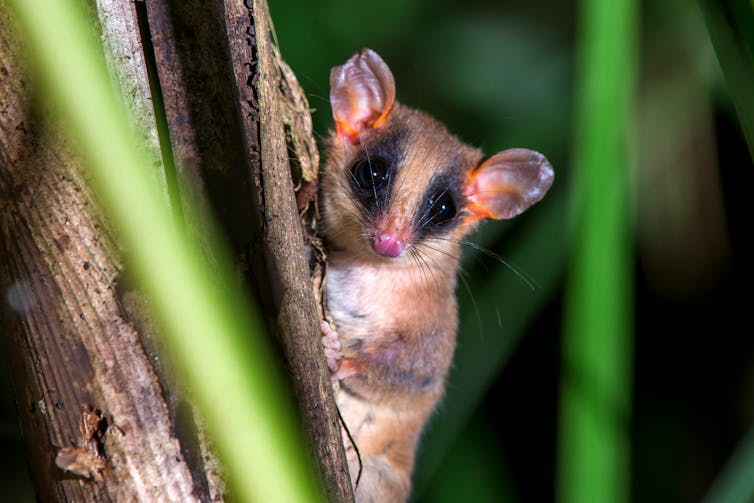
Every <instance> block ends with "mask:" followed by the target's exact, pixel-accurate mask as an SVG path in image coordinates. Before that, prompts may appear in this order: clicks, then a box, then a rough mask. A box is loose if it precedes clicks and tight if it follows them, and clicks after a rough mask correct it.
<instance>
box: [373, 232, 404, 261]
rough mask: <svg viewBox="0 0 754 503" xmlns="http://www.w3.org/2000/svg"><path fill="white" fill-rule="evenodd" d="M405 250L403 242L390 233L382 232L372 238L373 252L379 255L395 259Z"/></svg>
mask: <svg viewBox="0 0 754 503" xmlns="http://www.w3.org/2000/svg"><path fill="white" fill-rule="evenodd" d="M405 249H406V245H405V244H404V243H403V240H402V239H401V238H399V237H398V236H397V235H396V234H393V233H392V232H383V233H381V234H379V235H377V236H375V238H374V251H376V252H377V253H379V254H380V255H385V256H386V257H392V258H395V257H397V256H398V255H400V254H401V253H403V250H405Z"/></svg>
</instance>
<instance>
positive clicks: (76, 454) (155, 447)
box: [0, 0, 352, 501]
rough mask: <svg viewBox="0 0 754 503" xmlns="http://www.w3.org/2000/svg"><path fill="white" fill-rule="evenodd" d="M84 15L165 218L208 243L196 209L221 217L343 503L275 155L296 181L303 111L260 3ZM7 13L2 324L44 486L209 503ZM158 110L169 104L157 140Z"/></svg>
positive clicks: (179, 416)
mask: <svg viewBox="0 0 754 503" xmlns="http://www.w3.org/2000/svg"><path fill="white" fill-rule="evenodd" d="M96 10H97V15H98V18H99V20H100V29H101V32H102V37H103V40H104V42H105V47H107V49H108V52H109V54H110V63H111V68H112V70H113V74H114V75H117V76H118V78H119V80H120V83H121V86H122V87H123V94H124V96H127V97H128V98H129V103H128V105H129V106H130V107H131V109H132V110H133V111H134V112H135V115H136V117H137V122H138V123H139V126H140V127H141V129H142V131H144V140H145V142H146V143H147V144H148V145H149V146H150V148H151V149H152V151H153V152H154V153H155V159H156V161H155V164H156V168H157V169H156V170H155V173H156V174H155V176H156V177H157V178H158V183H160V184H161V186H163V187H164V192H165V196H166V198H168V199H169V200H170V201H171V204H172V206H173V208H174V210H175V215H176V218H177V221H178V222H179V223H182V224H184V225H185V229H186V233H187V234H188V236H189V237H190V238H191V239H192V240H194V241H195V242H197V243H199V244H200V245H202V246H204V245H205V244H206V243H207V242H208V241H209V240H206V241H205V238H206V232H207V231H206V230H207V226H206V224H205V222H206V221H207V219H208V218H210V217H209V215H211V214H214V216H216V217H217V219H218V220H219V222H220V224H221V228H222V229H223V231H224V233H225V238H226V239H227V240H228V241H229V242H230V244H231V246H232V249H233V250H234V251H235V252H236V255H237V257H238V266H239V270H240V271H249V272H250V274H249V276H250V277H251V278H252V279H253V282H254V284H255V286H256V291H257V293H258V296H259V297H260V299H262V300H263V307H264V312H265V313H266V315H267V317H268V321H269V325H270V327H271V328H272V330H273V331H274V332H275V333H276V334H278V335H279V336H280V340H281V341H282V344H281V345H282V347H283V349H284V352H285V358H286V361H287V363H288V365H289V369H290V372H291V376H292V382H293V385H294V391H295V394H296V397H297V399H298V401H299V404H300V405H301V411H302V417H303V423H304V426H305V429H306V431H307V433H308V437H309V440H310V442H311V445H312V448H313V452H314V454H315V458H316V459H317V461H318V462H319V466H320V473H321V474H322V480H323V482H324V487H325V490H326V497H327V499H328V500H329V501H352V494H351V486H350V480H349V477H348V470H347V465H346V462H345V457H344V454H343V447H342V443H341V439H340V425H339V423H338V420H337V411H336V409H335V406H334V402H333V400H332V388H331V385H330V380H329V374H328V371H327V369H326V365H325V364H324V358H323V356H322V351H321V347H320V344H319V323H318V316H317V307H316V303H315V300H314V296H313V293H312V289H311V283H310V280H309V273H308V268H307V265H306V258H305V253H304V246H303V244H304V237H303V235H302V231H301V224H300V222H299V217H298V212H297V207H296V203H295V199H294V194H293V190H292V189H293V182H292V179H291V167H292V165H293V163H292V161H291V158H289V155H290V154H289V151H288V150H289V148H290V149H293V154H292V155H290V156H291V157H292V158H294V159H301V160H303V161H302V163H303V164H306V163H307V162H308V168H307V169H308V174H307V175H306V176H305V177H304V178H307V177H311V173H312V172H316V165H317V158H316V147H315V148H314V150H312V145H314V142H313V140H312V139H311V130H310V120H309V117H308V110H307V109H306V106H305V105H304V106H301V105H300V104H299V105H296V106H293V104H292V98H291V93H293V95H294V97H296V99H301V100H303V95H302V93H301V92H300V89H299V88H298V84H297V83H296V82H295V78H293V77H292V76H291V75H292V74H290V72H288V71H282V70H281V69H284V68H285V67H284V63H282V61H280V60H279V55H278V54H277V51H276V49H275V48H274V45H273V44H272V40H271V35H270V25H269V14H268V11H267V7H266V3H265V2H264V1H255V2H251V0H249V1H248V2H246V3H242V2H241V1H240V0H233V1H231V0H227V1H225V2H223V1H221V0H215V1H212V2H201V1H198V0H188V1H182V2H179V1H168V0H154V1H149V2H145V3H142V2H132V1H130V0H97V3H96ZM6 16H7V15H6V14H5V13H4V12H0V72H1V73H0V110H2V114H0V235H1V236H2V238H0V243H1V244H0V285H1V286H2V288H3V292H5V293H6V295H7V298H8V303H7V304H4V306H5V309H4V310H3V313H2V314H3V317H2V320H1V321H2V325H1V326H2V332H3V333H4V334H6V341H5V342H6V345H7V348H8V354H9V355H11V358H10V363H11V365H10V367H11V373H12V381H13V386H14V393H15V396H16V401H17V405H18V413H19V421H20V424H21V426H22V435H23V437H24V441H25V443H26V446H27V452H28V460H29V464H30V468H31V473H32V476H33V482H34V486H35V489H36V491H37V494H38V496H39V498H40V499H41V500H43V501H47V500H61V501H110V500H116V501H124V500H125V501H130V500H140V501H157V500H166V499H167V500H173V501H217V500H221V499H223V492H224V487H223V484H222V480H221V477H220V475H219V471H218V466H217V464H216V461H215V460H214V457H213V456H212V454H211V452H210V449H209V448H208V446H207V442H206V440H205V439H204V438H203V435H202V431H201V428H199V427H197V426H196V424H197V423H199V424H200V423H201V421H200V418H199V417H197V416H196V414H195V412H194V410H193V407H192V406H191V404H190V400H188V398H187V392H186V390H184V389H182V387H181V385H180V382H179V380H178V379H177V378H176V377H175V376H174V375H173V374H172V373H171V370H170V368H169V367H168V366H166V365H165V364H164V361H165V360H166V359H165V358H161V355H162V350H161V347H160V343H159V338H156V337H155V336H154V329H153V328H152V324H151V322H150V319H149V314H148V310H147V309H146V302H145V300H144V299H143V297H142V296H141V295H140V294H139V292H138V290H137V289H136V288H134V286H133V285H130V284H129V282H128V278H127V275H126V274H125V273H124V267H123V260H122V255H123V251H122V250H120V249H118V245H117V236H116V235H115V234H114V233H113V231H112V229H110V228H109V226H108V223H107V221H106V220H105V218H104V217H103V215H102V213H101V211H100V209H99V207H98V205H97V202H96V199H95V197H94V194H92V192H91V190H90V188H89V187H88V185H87V183H86V182H87V180H86V175H85V173H84V172H83V170H82V169H81V167H80V166H79V165H78V163H77V162H76V160H75V157H74V155H73V154H72V152H71V148H70V146H69V145H68V144H67V143H66V140H65V139H63V138H62V137H61V136H60V134H59V133H58V132H56V131H52V130H50V129H48V128H46V127H45V125H44V124H45V118H46V117H47V111H46V110H44V109H42V108H41V106H40V104H39V103H38V102H36V101H33V98H31V96H33V95H34V88H33V85H30V82H33V80H29V77H28V75H27V69H26V68H25V67H24V66H23V58H22V57H21V47H22V46H21V42H20V41H19V39H18V36H17V34H16V33H14V32H13V31H12V26H11V23H10V21H9V19H8V18H7V17H6ZM150 72H151V73H153V75H152V79H151V81H150V79H149V78H148V74H149V73H150ZM285 76H288V79H287V80H286V79H285V78H284V77H285ZM155 83H158V85H155ZM150 84H151V85H150ZM291 89H293V90H292V91H291ZM284 90H287V91H288V94H285V93H284ZM152 100H153V101H154V103H155V107H158V108H159V106H160V104H161V103H162V102H164V114H165V119H166V123H167V129H166V130H164V129H160V128H158V127H157V124H159V120H160V119H159V117H160V113H159V111H158V113H157V114H155V111H154V110H155V109H154V108H153V107H152V106H151V102H152ZM303 102H304V103H305V100H303ZM292 117H293V118H295V120H294V119H292ZM297 124H298V125H297ZM301 124H303V125H304V127H303V129H301V126H300V125H301ZM306 124H308V125H309V126H308V127H309V130H307V129H306ZM158 131H159V134H158ZM160 135H161V136H162V137H161V138H158V137H159V136H160ZM166 135H167V136H168V137H169V138H166ZM302 138H303V141H302ZM286 139H288V140H289V141H288V143H287V142H286ZM292 139H295V140H296V141H292ZM158 140H161V141H158ZM167 140H169V141H167ZM160 145H161V146H160ZM296 166H298V165H297V164H296ZM163 167H164V169H163ZM299 176H300V175H299ZM297 178H298V177H297ZM204 250H205V253H206V255H207V256H208V258H209V259H210V260H213V257H212V249H211V248H210V247H209V246H204ZM254 258H256V259H258V260H254ZM250 263H252V264H256V265H259V264H261V265H262V267H261V268H260V267H251V266H250ZM56 457H57V464H56ZM61 466H62V467H64V468H67V470H68V471H66V472H64V471H63V470H62V469H61Z"/></svg>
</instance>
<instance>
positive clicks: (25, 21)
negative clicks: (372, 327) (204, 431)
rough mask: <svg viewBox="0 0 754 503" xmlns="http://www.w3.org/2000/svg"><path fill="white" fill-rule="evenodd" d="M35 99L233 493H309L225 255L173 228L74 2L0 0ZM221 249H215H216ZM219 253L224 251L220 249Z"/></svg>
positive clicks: (299, 498) (254, 325)
mask: <svg viewBox="0 0 754 503" xmlns="http://www.w3.org/2000/svg"><path fill="white" fill-rule="evenodd" d="M8 4H9V5H10V6H11V7H12V8H13V9H14V12H15V14H16V17H17V20H18V23H19V27H20V29H21V30H22V35H23V37H24V39H25V40H26V41H27V43H28V45H29V52H28V54H29V56H30V58H31V61H32V64H33V67H34V69H35V70H36V73H35V76H37V77H39V80H38V82H37V84H36V85H35V86H34V87H35V89H36V90H37V91H38V93H39V94H38V97H39V98H40V99H41V98H43V97H44V98H45V99H47V100H49V101H50V103H51V106H50V108H54V109H55V110H56V111H57V112H58V113H59V114H60V118H61V124H62V127H63V128H64V129H63V130H64V131H66V132H68V133H69V134H70V136H71V137H72V138H73V140H74V143H75V145H76V146H77V147H78V148H79V150H80V152H81V154H82V158H83V160H84V163H85V165H86V166H87V168H88V169H89V173H90V174H91V176H92V181H93V184H94V186H95V189H96V191H97V194H98V196H99V197H100V200H101V202H102V203H103V206H104V207H105V209H106V210H107V213H108V216H109V217H110V218H111V219H112V221H113V222H114V224H115V228H116V229H118V230H119V231H120V237H121V238H122V243H123V244H124V246H125V248H126V249H128V251H129V257H130V258H131V259H132V260H131V261H130V262H129V264H128V265H129V267H130V268H131V270H130V272H132V273H133V274H134V277H135V278H136V279H137V280H138V281H139V285H140V286H141V287H143V288H144V290H145V291H146V293H147V294H148V296H149V298H150V300H151V305H152V307H153V308H154V312H155V314H156V316H157V319H158V320H159V321H160V322H161V326H162V328H163V330H162V334H163V335H164V337H165V344H166V346H168V347H169V348H170V350H171V351H172V353H173V354H172V356H174V359H175V361H176V363H177V364H178V366H179V370H180V371H182V376H183V377H184V378H185V379H186V384H187V387H188V389H189V390H190V391H191V393H192V396H194V397H195V398H196V401H197V403H198V405H199V406H200V407H201V410H202V413H203V416H204V418H205V420H206V424H207V426H208V427H209V430H210V433H211V434H212V437H213V440H214V444H215V445H216V447H217V449H218V451H219V454H220V456H221V458H222V459H223V461H224V467H225V470H226V473H227V475H228V479H229V483H230V485H231V487H232V488H233V493H234V500H237V501H292V502H293V501H295V502H303V501H317V500H318V492H317V489H316V486H315V482H314V480H315V479H314V478H313V476H312V473H311V468H310V466H309V465H308V463H307V462H308V460H309V457H308V456H307V453H306V452H305V451H306V449H305V443H304V442H303V440H302V436H301V435H300V433H299V432H300V430H299V428H298V426H297V425H296V423H295V420H294V417H295V416H294V414H293V410H292V409H291V407H289V403H288V401H287V400H286V398H285V397H287V396H288V395H289V393H288V392H287V391H285V389H284V387H283V386H282V384H281V381H280V380H279V379H278V377H279V376H278V375H276V373H275V370H276V369H275V367H274V365H273V364H272V363H271V362H272V361H273V359H272V353H271V351H270V348H269V345H268V344H267V341H266V340H265V339H264V337H263V331H262V329H261V328H260V325H259V323H258V321H257V320H256V319H255V317H254V316H253V313H252V312H250V307H249V306H250V304H249V302H248V300H247V299H246V296H245V295H243V293H242V292H240V291H238V290H239V288H238V286H237V281H235V279H234V277H233V273H232V269H231V268H230V267H229V263H230V262H229V261H228V260H227V259H226V260H225V261H224V262H225V263H224V264H221V265H220V266H219V267H218V269H217V270H210V268H209V266H208V264H207V263H206V261H205V260H203V259H202V257H200V256H199V254H198V253H197V250H195V249H194V248H192V247H190V246H188V245H187V243H185V242H184V241H183V240H182V239H181V238H180V236H179V233H178V232H177V230H176V228H175V226H174V225H173V221H172V216H171V213H170V209H169V208H168V207H167V206H166V205H165V204H164V199H162V198H160V196H159V193H158V190H157V187H156V186H155V184H154V183H153V182H152V181H153V177H150V176H149V173H148V169H149V167H150V166H151V165H152V164H151V163H150V162H148V159H147V157H146V155H145V153H144V152H143V151H142V150H139V149H138V148H136V147H135V145H137V144H138V142H137V140H135V138H134V135H133V134H132V130H131V128H130V126H129V120H128V117H127V115H126V113H125V110H124V107H123V105H122V100H120V99H118V97H116V96H115V95H114V93H113V89H114V87H115V86H113V85H112V83H111V82H110V81H109V77H108V72H107V69H106V66H105V61H104V58H103V55H102V50H101V47H100V45H99V43H98V41H97V40H96V39H95V38H94V37H93V36H92V35H93V33H94V32H93V30H92V28H91V26H90V25H89V24H88V23H87V22H86V17H85V16H84V15H83V13H82V10H81V5H80V2H79V1H77V0H56V1H53V2H36V1H29V0H8ZM221 251H224V250H220V252H221ZM220 252H218V255H220V256H225V257H227V254H224V255H223V254H222V253H220Z"/></svg>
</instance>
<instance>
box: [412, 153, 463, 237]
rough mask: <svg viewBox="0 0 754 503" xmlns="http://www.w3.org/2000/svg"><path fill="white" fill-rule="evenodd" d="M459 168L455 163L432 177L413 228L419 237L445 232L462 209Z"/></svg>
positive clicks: (456, 219) (455, 220) (454, 221)
mask: <svg viewBox="0 0 754 503" xmlns="http://www.w3.org/2000/svg"><path fill="white" fill-rule="evenodd" d="M460 173H461V170H460V168H459V167H458V166H456V165H455V163H453V164H451V165H450V166H449V167H448V168H447V169H446V170H445V171H443V172H441V173H440V174H438V175H437V176H435V177H434V179H433V181H432V183H431V184H430V186H429V187H428V188H427V190H426V191H425V192H424V196H423V197H422V201H421V203H420V205H419V208H418V211H417V214H416V218H415V221H414V226H415V227H414V228H415V229H416V232H417V234H418V236H419V237H424V236H428V235H432V234H439V233H442V232H446V231H447V230H448V229H450V228H451V227H452V226H453V225H455V223H456V222H458V214H459V213H460V212H461V209H462V204H463V203H462V201H463V199H462V194H461V175H460Z"/></svg>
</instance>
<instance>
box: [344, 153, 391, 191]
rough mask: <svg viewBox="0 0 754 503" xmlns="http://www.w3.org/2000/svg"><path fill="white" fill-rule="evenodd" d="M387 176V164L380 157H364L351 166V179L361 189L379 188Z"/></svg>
mask: <svg viewBox="0 0 754 503" xmlns="http://www.w3.org/2000/svg"><path fill="white" fill-rule="evenodd" d="M389 177H390V175H389V174H388V171H387V166H386V165H385V163H384V162H383V161H382V160H380V159H364V160H363V161H359V162H357V163H356V164H354V166H353V168H351V179H352V180H353V181H354V182H356V185H358V187H359V188H361V189H367V190H372V189H379V188H380V187H382V185H384V184H385V182H386V181H387V179H388V178H389Z"/></svg>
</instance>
